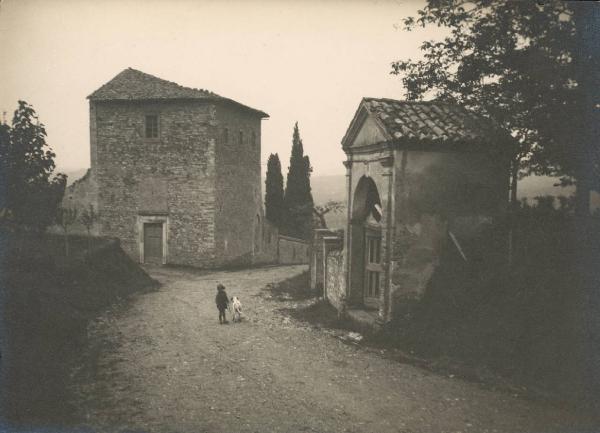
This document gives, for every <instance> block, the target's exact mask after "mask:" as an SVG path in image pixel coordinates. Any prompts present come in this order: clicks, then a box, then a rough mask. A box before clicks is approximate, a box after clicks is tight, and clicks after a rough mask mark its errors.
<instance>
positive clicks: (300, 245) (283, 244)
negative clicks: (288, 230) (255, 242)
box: [279, 235, 309, 265]
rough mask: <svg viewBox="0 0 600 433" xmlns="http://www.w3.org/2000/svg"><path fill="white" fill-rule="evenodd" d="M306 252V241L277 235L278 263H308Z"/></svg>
mask: <svg viewBox="0 0 600 433" xmlns="http://www.w3.org/2000/svg"><path fill="white" fill-rule="evenodd" d="M308 253H309V244H308V242H306V241H303V240H300V239H296V238H291V237H288V236H282V235H279V264H281V265H292V264H305V263H308V259H309V254H308Z"/></svg>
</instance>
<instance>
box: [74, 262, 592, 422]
mask: <svg viewBox="0 0 600 433" xmlns="http://www.w3.org/2000/svg"><path fill="white" fill-rule="evenodd" d="M304 270H305V267H303V266H289V267H274V268H264V269H254V270H245V271H235V272H214V273H200V272H194V271H186V270H179V269H166V268H156V269H151V270H150V272H151V274H152V276H153V277H154V278H156V279H158V280H159V281H160V282H161V283H162V287H161V289H160V290H159V291H158V292H156V293H150V294H144V295H140V296H138V297H137V298H135V299H134V300H133V301H132V302H131V303H130V304H129V305H127V306H122V307H120V308H117V309H114V310H112V311H110V312H107V313H106V314H105V315H103V316H102V317H101V318H99V319H98V320H97V321H96V322H95V323H94V324H93V325H92V326H91V328H90V330H89V347H87V349H86V355H87V356H86V358H85V359H84V361H83V362H82V364H81V366H80V368H79V369H76V370H75V371H74V372H73V375H72V382H73V390H72V391H73V392H74V393H75V395H76V398H77V399H78V400H79V401H78V406H79V407H80V410H81V414H80V415H82V416H83V417H84V419H86V420H87V421H86V423H87V424H88V425H89V426H92V427H94V428H95V429H99V430H105V431H118V430H125V429H127V430H128V431H132V430H133V431H136V432H137V431H145V432H146V431H147V432H204V431H206V432H261V433H263V432H374V433H375V432H377V433H385V432H395V433H398V432H404V433H407V432H513V433H514V432H567V431H568V432H573V431H580V432H583V431H594V429H593V428H592V427H591V426H590V425H585V424H584V422H583V421H578V420H577V418H576V417H575V415H574V414H573V413H572V412H568V411H566V410H563V409H560V408H557V407H553V406H549V405H546V404H542V403H539V402H537V403H536V402H530V401H526V400H523V399H521V398H517V397H514V396H512V395H510V394H507V393H500V392H493V391H488V390H485V389H482V388H481V387H479V386H478V385H476V384H472V383H467V382H464V381H461V380H458V379H454V378H450V377H446V376H443V375H438V374H434V373H431V372H427V371H424V370H421V369H419V368H417V367H414V366H411V365H406V364H401V363H398V362H396V361H393V360H390V359H386V358H385V357H382V356H380V355H379V354H377V353H373V351H365V350H363V349H362V348H360V347H355V346H352V345H347V344H345V343H343V342H342V341H340V340H339V339H337V338H334V337H332V336H331V335H330V334H328V333H327V332H323V331H322V330H317V329H314V328H312V327H309V326H304V325H302V324H300V323H297V322H295V321H294V320H290V319H289V318H287V317H285V316H284V315H282V314H281V313H279V312H277V310H278V309H279V308H282V307H285V306H286V305H285V303H282V302H279V301H275V300H273V299H269V298H268V297H265V296H264V290H263V289H264V287H265V286H266V285H267V284H268V283H271V282H277V281H281V280H284V279H286V278H289V277H292V276H294V275H297V274H299V273H300V272H302V271H304ZM217 282H221V283H223V284H225V286H226V287H227V291H228V294H229V295H230V296H233V295H237V296H239V297H240V298H241V301H242V303H243V304H244V313H245V316H246V320H245V321H244V322H242V323H237V324H231V323H230V324H228V325H219V323H218V320H217V317H218V315H217V310H216V308H215V305H214V295H215V286H216V284H217ZM261 293H262V294H263V295H262V296H261ZM287 306H289V305H287Z"/></svg>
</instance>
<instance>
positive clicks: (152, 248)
mask: <svg viewBox="0 0 600 433" xmlns="http://www.w3.org/2000/svg"><path fill="white" fill-rule="evenodd" d="M144 262H145V263H162V262H163V225H162V223H145V224H144Z"/></svg>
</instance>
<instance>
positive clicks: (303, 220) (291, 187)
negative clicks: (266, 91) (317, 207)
mask: <svg viewBox="0 0 600 433" xmlns="http://www.w3.org/2000/svg"><path fill="white" fill-rule="evenodd" d="M311 171H312V168H311V166H310V160H309V158H308V156H305V155H304V148H303V145H302V139H301V138H300V131H299V129H298V122H296V124H295V125H294V134H293V138H292V153H291V156H290V167H289V170H288V175H287V182H286V187H285V196H284V204H285V207H286V209H287V210H288V212H289V217H288V218H286V224H285V226H284V232H285V233H287V234H289V235H292V236H296V237H299V238H303V239H309V238H310V231H311V229H312V209H313V207H314V203H313V198H312V194H311V188H310V173H311Z"/></svg>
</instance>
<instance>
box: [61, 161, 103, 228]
mask: <svg viewBox="0 0 600 433" xmlns="http://www.w3.org/2000/svg"><path fill="white" fill-rule="evenodd" d="M90 205H91V206H93V208H94V212H98V185H97V183H96V180H95V179H94V178H93V176H92V171H91V169H88V171H86V173H85V175H83V176H82V177H81V178H79V179H77V180H76V181H75V182H73V183H72V184H71V185H69V186H68V187H67V189H66V190H65V195H64V197H63V200H62V204H61V206H62V207H64V208H75V209H77V211H78V212H79V215H81V213H82V212H84V211H86V210H88V209H89V207H90ZM60 230H62V229H60ZM98 231H99V227H98V224H97V223H96V224H94V225H93V227H92V228H91V230H90V234H92V235H98ZM69 232H70V233H73V234H81V235H84V234H85V235H87V229H86V228H85V226H84V225H83V224H81V222H79V220H78V221H77V222H76V223H75V224H73V225H72V226H71V227H70V228H69Z"/></svg>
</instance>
